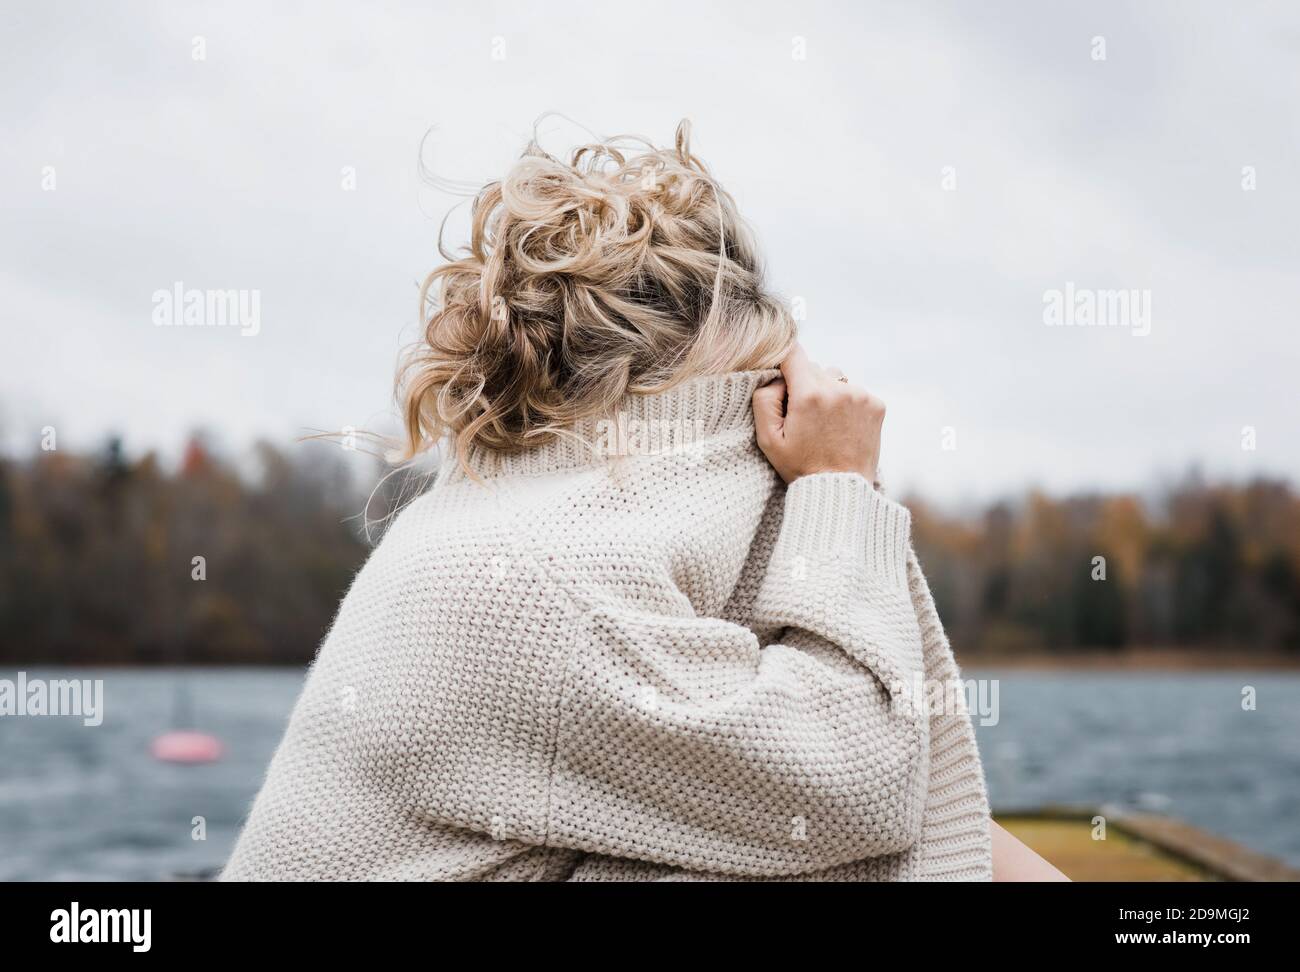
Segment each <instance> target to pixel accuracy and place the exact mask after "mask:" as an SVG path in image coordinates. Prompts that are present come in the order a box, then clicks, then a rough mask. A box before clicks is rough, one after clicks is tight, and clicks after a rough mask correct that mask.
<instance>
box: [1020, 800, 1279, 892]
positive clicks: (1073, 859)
mask: <svg viewBox="0 0 1300 972" xmlns="http://www.w3.org/2000/svg"><path fill="white" fill-rule="evenodd" d="M1097 817H1102V818H1104V820H1105V830H1104V833H1105V838H1104V839H1099V837H1098V836H1097V835H1098V834H1100V833H1101V832H1102V831H1101V829H1100V828H1099V827H1098V826H1096V825H1095V824H1094V822H1093V821H1094V820H1095V819H1096V818H1097ZM994 819H996V820H997V822H998V823H999V824H1001V825H1002V826H1003V827H1005V828H1006V829H1007V830H1008V831H1010V832H1011V833H1012V834H1014V835H1015V836H1016V837H1017V838H1019V839H1020V840H1021V841H1023V842H1024V843H1025V844H1027V845H1028V846H1029V847H1031V848H1033V849H1034V850H1035V851H1036V852H1038V853H1039V854H1040V855H1042V856H1043V857H1045V858H1046V859H1047V860H1049V861H1051V862H1052V864H1054V865H1055V866H1056V867H1058V868H1060V870H1061V871H1063V872H1064V873H1065V875H1066V876H1067V877H1069V878H1070V879H1071V880H1074V881H1300V870H1297V869H1295V868H1293V867H1290V866H1289V865H1287V864H1285V863H1283V862H1282V861H1279V860H1276V859H1274V858H1272V857H1268V856H1266V855H1263V854H1259V853H1257V852H1255V851H1252V850H1250V849H1249V848H1247V847H1243V846H1242V845H1241V844H1238V843H1235V842H1233V841H1230V840H1227V839H1225V838H1223V837H1218V836H1216V835H1214V834H1211V833H1207V832H1206V831H1204V830H1201V829H1199V828H1197V827H1193V826H1192V825H1191V824H1187V823H1184V822H1183V821H1181V820H1176V819H1174V818H1172V817H1164V816H1159V815H1157V814H1149V813H1130V812H1116V811H1109V812H1108V811H1105V810H1086V809H1080V808H1070V807H1061V808H1057V807H1052V808H1046V809H1043V810H1034V811H1023V812H1021V811H1007V812H998V813H995V814H994Z"/></svg>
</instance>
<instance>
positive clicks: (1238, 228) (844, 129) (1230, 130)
mask: <svg viewBox="0 0 1300 972" xmlns="http://www.w3.org/2000/svg"><path fill="white" fill-rule="evenodd" d="M2 16H3V30H2V32H0V45H2V47H3V49H2V50H0V81H2V83H0V109H2V110H3V118H4V131H5V135H4V138H3V140H0V207H2V209H3V214H4V215H3V226H2V228H0V251H2V252H0V292H2V294H3V302H2V303H0V314H2V315H3V318H2V323H0V334H2V336H3V352H2V354H0V359H2V360H3V365H2V366H0V367H2V368H3V384H2V385H0V435H3V441H4V443H5V445H6V448H8V449H9V450H10V451H11V452H12V451H20V452H29V451H31V450H32V449H34V448H35V447H36V444H37V442H38V438H39V434H40V429H41V428H42V427H44V426H53V427H54V428H55V429H56V430H57V434H58V436H59V439H58V444H59V447H60V448H61V449H82V448H90V447H94V446H97V445H98V444H99V443H100V442H102V440H103V438H104V436H105V435H107V434H108V433H109V432H110V431H116V432H119V433H121V434H122V435H123V436H124V438H125V441H126V445H127V447H128V449H129V450H131V451H132V452H135V453H139V452H141V451H143V450H145V449H150V448H158V449H161V450H163V451H164V452H165V453H167V454H169V455H174V454H175V453H176V452H177V451H178V449H179V446H180V443H181V442H183V440H184V438H185V436H186V434H187V432H188V431H189V430H191V429H193V428H195V427H200V426H201V427H205V428H207V429H210V430H212V431H213V432H214V433H215V435H216V438H217V439H218V441H220V442H221V443H223V444H224V446H225V447H226V448H228V449H229V450H230V451H231V452H238V451H239V450H240V449H242V448H244V447H246V445H247V444H248V443H249V442H251V441H252V440H253V439H254V438H255V437H259V436H264V437H268V438H271V439H273V440H276V441H280V442H282V443H285V444H286V445H287V444H288V443H289V442H290V440H291V439H292V437H293V436H294V435H295V434H296V433H298V432H299V431H301V430H302V429H303V428H305V427H315V428H325V429H341V428H343V427H344V426H359V427H376V428H383V427H385V422H386V416H388V415H390V414H391V409H392V404H391V403H392V395H391V383H392V375H393V367H394V363H395V361H396V357H397V353H398V351H399V348H400V347H401V345H402V344H404V343H405V342H407V341H409V340H411V339H412V338H413V336H414V335H415V328H416V288H417V283H418V281H419V279H420V278H421V277H422V276H423V275H424V274H425V273H426V272H427V271H428V270H429V269H431V268H432V267H433V266H434V265H435V264H436V262H437V259H438V258H437V253H436V250H435V246H434V243H435V239H436V234H437V228H438V221H439V220H440V219H441V217H442V216H443V214H444V213H445V212H446V211H447V210H448V208H450V207H451V206H453V205H455V204H456V203H457V202H458V200H457V199H456V198H455V197H453V196H449V195H446V194H443V193H441V192H438V191H436V190H434V189H432V188H430V187H428V186H424V185H422V184H421V181H420V178H419V172H418V159H419V146H420V140H421V137H422V136H423V135H424V134H425V132H426V131H427V130H429V129H430V128H433V129H434V130H435V131H434V133H433V135H432V136H431V137H430V139H429V141H428V143H427V145H426V152H425V161H426V163H429V164H431V165H432V166H433V167H434V168H435V169H436V170H437V171H438V172H439V173H440V174H441V175H444V176H447V177H450V178H454V179H459V180H466V181H469V182H473V183H481V182H483V181H486V180H489V179H491V178H495V177H497V176H499V175H500V174H501V173H502V172H503V171H504V169H505V167H506V166H507V165H508V164H509V163H510V161H511V160H512V159H513V158H514V157H516V156H517V154H518V152H519V150H520V149H521V148H522V146H523V144H524V142H525V141H526V140H527V138H528V135H529V133H530V131H531V128H532V123H533V121H534V119H536V118H537V117H538V116H539V115H541V114H542V113H544V112H546V111H557V112H562V113H564V114H565V115H567V116H569V117H570V118H573V119H575V120H577V121H578V122H580V123H581V124H583V125H585V126H587V127H588V128H590V129H592V130H595V131H598V132H601V133H605V134H615V133H620V132H635V133H640V134H644V135H647V136H649V137H651V138H653V139H655V140H656V141H660V142H666V141H669V140H670V139H671V136H672V132H673V129H674V126H675V124H676V122H677V121H678V119H680V118H682V117H690V118H691V119H692V120H693V121H694V124H695V132H696V136H695V147H696V149H697V151H698V152H699V154H700V155H701V156H702V157H703V158H704V159H705V160H706V161H708V162H709V163H710V165H711V166H712V167H713V169H714V171H715V174H716V175H717V176H718V177H719V178H720V180H721V181H722V182H723V184H724V185H726V186H727V187H728V188H729V189H730V190H731V191H732V193H733V194H734V195H735V196H736V197H737V199H738V201H739V203H740V206H741V209H742V212H744V213H745V214H746V215H747V217H748V218H749V220H750V222H751V223H752V224H753V225H754V227H755V229H756V231H757V233H758V236H759V239H760V241H761V243H762V246H763V248H764V251H765V253H766V255H767V262H768V265H769V272H770V280H771V284H772V285H773V287H774V289H776V290H777V291H778V292H779V293H781V294H783V295H784V296H786V297H788V298H796V297H797V298H801V303H802V305H803V306H804V307H806V310H807V316H806V320H804V321H803V323H802V325H801V326H802V329H803V335H804V340H805V343H806V344H807V346H808V347H809V350H810V351H811V353H812V354H813V355H814V357H818V358H821V359H823V360H825V361H827V362H831V363H834V364H836V365H838V366H839V367H841V368H843V369H844V370H845V371H846V372H847V373H848V374H849V375H850V376H852V377H854V378H855V379H858V380H861V381H863V382H865V383H867V384H868V385H869V386H870V387H871V388H872V389H874V390H875V391H877V392H878V393H879V394H880V395H881V396H882V397H883V398H885V400H886V401H887V402H888V403H889V406H890V412H889V418H888V421H887V423H886V441H885V451H884V460H883V468H884V473H885V476H886V479H887V481H889V482H890V483H891V485H893V486H894V487H896V488H908V487H915V488H919V489H921V490H923V491H924V492H925V493H927V494H928V495H931V496H933V497H935V498H936V499H940V500H944V501H947V502H957V501H963V500H973V499H977V498H985V497H989V496H993V495H996V494H1000V493H1005V492H1012V491H1018V490H1020V489H1023V488H1025V487H1028V486H1033V485H1036V486H1041V487H1044V488H1048V489H1051V490H1066V489H1076V488H1090V487H1103V488H1114V487H1118V488H1127V487H1141V486H1146V485H1149V484H1150V483H1151V482H1153V481H1155V480H1157V479H1159V478H1160V477H1167V476H1170V475H1174V474H1177V473H1180V472H1182V471H1183V470H1184V469H1186V468H1187V467H1188V466H1189V465H1190V464H1192V463H1199V464H1200V466H1201V467H1202V468H1203V469H1205V470H1206V471H1207V472H1208V473H1211V474H1214V475H1223V476H1232V477H1244V476H1248V475H1251V474H1253V473H1256V472H1266V473H1280V474H1285V475H1287V476H1291V477H1300V423H1298V421H1297V419H1298V418H1300V414H1298V413H1300V409H1297V406H1296V401H1297V395H1296V391H1295V382H1296V373H1297V365H1298V364H1300V336H1298V334H1297V327H1298V325H1300V188H1298V183H1300V70H1298V69H1297V66H1298V65H1300V6H1297V5H1295V4H1290V5H1288V4H1285V3H1277V4H1251V3H1231V4H1228V3H1188V2H1178V3H1174V2H1170V3H1163V4H1162V3H1150V2H1147V3H1141V4H1131V5H1130V4H1107V3H1097V2H1087V3H1077V4H1056V3H1053V4H1042V3H1030V2H1025V3H979V4H956V3H954V4H931V3H888V4H884V3H882V4H864V3H859V2H853V3H849V2H842V3H823V4H817V3H808V2H802V0H801V2H790V3H782V4H766V3H755V2H743V3H731V4H714V3H699V2H686V3H671V2H658V0H657V2H655V3H653V4H644V3H630V4H618V5H615V4H605V3H591V2H583V3H556V2H547V3H536V4H527V5H526V4H492V3H420V4H411V5H398V4H387V5H381V4H370V3H367V4H338V5H330V4H322V3H310V4H303V5H301V6H299V5H293V4H288V3H275V4H266V3H250V4H246V5H245V4H231V3H222V4H197V3H196V4H188V3H174V2H168V3H157V4H154V3H122V4H110V3H89V2H86V3H49V2H41V3H30V4H22V5H19V4H8V5H6V10H5V12H4V13H3V15H2ZM196 38H199V39H200V40H197V41H196ZM1098 39H1101V41H1100V43H1099V40H1098ZM200 54H201V55H202V57H198V55H200ZM801 54H802V55H803V56H802V57H801V56H800V55H801ZM542 133H543V136H544V137H543V143H544V144H545V145H546V146H547V147H549V148H552V149H553V150H555V151H557V152H558V151H562V150H564V149H566V148H567V147H568V146H570V145H572V144H573V143H574V142H575V141H580V140H583V138H584V135H583V133H582V132H581V130H580V129H578V128H577V127H575V126H574V125H571V124H568V123H566V122H565V121H563V120H562V119H550V120H548V121H546V122H545V123H544V124H543V126H542ZM1247 167H1249V169H1248V168H1247ZM345 168H346V169H348V170H349V171H351V172H354V173H355V189H351V190H349V189H348V188H345V184H346V183H347V182H348V177H347V174H346V173H345ZM1252 173H1253V174H1252ZM1252 179H1253V183H1252ZM1252 184H1253V186H1254V188H1253V189H1250V188H1243V186H1249V185H1252ZM463 208H464V207H462V211H463ZM463 225H464V224H463V221H461V220H458V219H454V218H453V220H452V222H451V224H450V230H451V233H450V239H451V240H452V241H453V242H459V241H460V239H461V233H460V227H461V226H463ZM177 281H180V282H183V284H184V286H185V287H187V288H198V289H238V290H244V291H249V292H251V291H257V292H259V297H260V302H261V304H260V312H261V317H260V329H259V331H258V333H257V334H256V335H255V336H244V335H242V334H241V333H240V332H239V330H238V329H237V328H217V327H190V328H186V327H159V326H156V325H155V323H154V312H155V303H154V301H153V295H154V293H155V292H156V291H159V290H168V289H170V288H171V287H172V286H173V285H174V284H175V282H177ZM1067 283H1070V284H1072V285H1073V286H1074V287H1075V288H1077V289H1080V290H1084V291H1096V290H1127V291H1136V292H1137V293H1138V295H1139V297H1142V298H1143V299H1145V295H1149V299H1150V318H1149V333H1146V334H1143V333H1141V332H1143V331H1144V330H1145V324H1144V322H1143V319H1142V316H1141V314H1140V313H1139V311H1140V308H1141V306H1142V305H1141V302H1140V301H1139V303H1137V304H1135V305H1134V306H1133V308H1131V309H1130V313H1129V315H1128V317H1127V318H1125V319H1123V320H1121V322H1120V324H1119V325H1117V326H1111V327H1053V326H1048V325H1047V324H1046V323H1045V320H1044V308H1045V299H1044V298H1045V294H1049V293H1050V292H1051V291H1054V290H1061V291H1064V290H1065V288H1066V286H1067ZM1246 427H1250V428H1251V429H1253V430H1254V436H1255V440H1254V444H1255V446H1256V447H1255V448H1254V449H1253V450H1252V449H1243V447H1242V446H1243V429H1244V428H1246ZM945 446H947V448H945ZM954 446H955V447H954Z"/></svg>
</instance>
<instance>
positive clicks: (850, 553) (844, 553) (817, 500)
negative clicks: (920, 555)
mask: <svg viewBox="0 0 1300 972" xmlns="http://www.w3.org/2000/svg"><path fill="white" fill-rule="evenodd" d="M911 528H912V514H911V513H909V512H908V510H907V508H906V507H904V506H900V505H899V504H897V503H895V502H893V501H892V500H888V499H885V497H884V496H882V495H881V494H880V493H878V492H876V491H875V490H874V489H872V488H871V484H870V483H868V482H867V481H866V480H865V479H864V478H863V477H861V476H859V475H858V474H857V473H818V474H816V475H813V476H802V477H800V478H799V479H796V480H795V481H794V482H793V483H791V484H790V486H789V488H788V489H787V490H786V494H785V516H784V519H783V521H782V524H781V537H780V540H779V541H778V546H779V548H780V553H781V556H783V557H785V558H793V557H806V558H809V559H810V560H813V561H821V562H825V561H827V560H834V559H847V560H848V561H849V562H852V561H855V560H858V559H859V558H861V559H863V560H865V568H866V571H867V574H868V576H869V577H871V578H873V579H877V580H880V581H883V582H884V583H886V584H889V585H898V584H906V582H907V551H908V548H909V545H910V541H911Z"/></svg>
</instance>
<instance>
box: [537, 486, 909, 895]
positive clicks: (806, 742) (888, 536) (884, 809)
mask: <svg viewBox="0 0 1300 972" xmlns="http://www.w3.org/2000/svg"><path fill="white" fill-rule="evenodd" d="M784 505H785V508H784V515H783V517H782V525H781V528H780V533H779V536H778V539H777V542H776V545H775V548H774V550H773V555H772V558H771V561H770V563H769V566H768V569H767V574H766V577H765V578H764V580H763V582H762V585H761V588H760V589H759V591H758V594H757V597H756V600H755V603H754V611H755V620H756V621H757V622H758V624H759V625H761V626H764V627H770V628H773V629H779V630H780V632H781V637H780V638H779V640H777V641H775V642H773V643H771V644H768V645H760V644H759V642H758V640H757V639H756V638H755V635H754V634H753V633H752V632H751V631H750V630H749V629H747V628H743V627H740V626H738V625H734V624H731V623H729V622H726V621H722V620H717V619H711V618H700V617H690V618H683V617H680V616H666V615H659V614H656V613H655V612H653V611H646V610H633V609H629V608H627V607H625V606H623V602H622V601H621V600H619V599H617V598H615V599H605V600H601V599H599V595H600V592H599V591H595V592H592V595H593V596H594V597H595V598H596V600H595V602H594V603H593V604H592V605H591V607H590V610H589V613H588V614H587V616H586V619H585V624H584V625H583V626H582V628H583V630H582V635H581V638H582V642H581V644H580V646H579V647H578V649H577V650H578V652H579V654H580V655H582V656H583V658H584V662H583V665H582V666H581V668H578V669H576V670H575V671H574V672H573V673H572V674H571V677H570V680H569V683H568V684H567V686H566V689H565V692H564V696H563V700H562V703H561V724H560V731H559V734H558V741H557V749H556V757H555V770H554V776H553V780H552V789H551V805H550V816H549V837H548V840H549V841H550V842H551V843H553V844H555V845H558V846H563V847H571V848H578V849H582V850H585V851H596V852H602V853H608V854H617V855H621V856H627V857H635V858H640V859H643V860H650V861H655V862H660V863H665V864H671V865H676V866H680V867H685V868H689V869H694V870H709V871H713V872H717V873H720V874H736V875H744V874H751V875H781V874H790V873H799V872H808V871H815V870H820V869H824V868H828V867H832V866H834V865H837V864H843V863H846V862H850V861H854V860H858V859H862V858H869V857H876V856H880V855H887V854H894V853H897V852H900V851H902V850H904V849H906V848H908V847H909V846H911V845H912V844H913V843H915V841H916V840H917V838H918V836H919V833H920V828H921V822H922V810H923V807H924V800H925V768H926V765H927V734H928V733H927V729H928V727H927V725H926V723H925V720H924V719H922V718H920V717H919V716H918V715H917V714H916V713H915V711H914V709H913V708H912V707H911V706H907V705H900V704H897V700H896V699H894V697H893V695H894V693H895V692H897V691H899V690H900V689H901V688H903V687H906V686H908V685H910V683H911V681H912V680H913V676H914V675H915V674H916V673H918V672H919V671H920V668H921V664H922V660H921V632H920V629H919V627H918V624H917V620H916V616H915V613H914V612H913V611H912V608H911V602H910V599H909V592H908V582H907V555H908V549H909V543H908V525H909V514H908V512H907V510H906V509H904V508H903V507H901V506H899V505H897V504H895V503H893V502H891V501H889V500H887V499H885V498H884V497H883V496H881V495H880V494H879V493H877V492H875V491H874V490H873V489H872V487H871V485H870V484H868V483H867V482H866V480H864V479H863V478H862V477H860V476H857V475H852V474H822V475H817V476H809V477H806V478H803V479H800V480H797V481H796V482H795V483H794V484H793V485H792V486H791V487H790V488H789V489H788V490H787V491H786V494H785V501H784ZM612 674H613V675H614V676H615V677H613V678H611V675H612ZM619 675H623V676H625V677H623V678H620V677H618V676H619ZM710 675H712V677H709V676H710ZM628 684H635V685H637V686H640V687H641V691H640V693H639V694H636V695H632V694H629V693H628V692H626V691H622V690H621V689H622V688H623V687H624V686H626V685H628Z"/></svg>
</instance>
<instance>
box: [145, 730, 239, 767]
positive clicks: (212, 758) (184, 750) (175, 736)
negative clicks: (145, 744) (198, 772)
mask: <svg viewBox="0 0 1300 972" xmlns="http://www.w3.org/2000/svg"><path fill="white" fill-rule="evenodd" d="M149 751H150V752H152V753H153V756H154V759H160V760H162V761H163V762H164V763H189V764H194V763H214V762H216V761H217V760H219V759H220V758H221V754H222V752H223V751H224V750H223V747H222V745H221V741H220V740H219V739H217V737H216V736H209V735H208V734H207V733H206V732H195V731H194V730H190V729H177V730H174V731H172V732H164V733H163V734H162V735H161V736H159V737H158V738H156V739H155V740H154V741H153V743H152V744H151V745H150V747H149Z"/></svg>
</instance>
